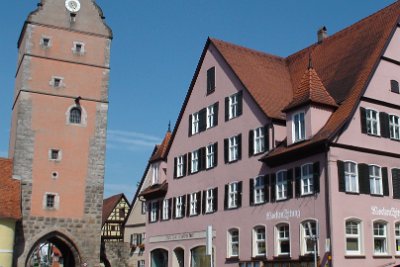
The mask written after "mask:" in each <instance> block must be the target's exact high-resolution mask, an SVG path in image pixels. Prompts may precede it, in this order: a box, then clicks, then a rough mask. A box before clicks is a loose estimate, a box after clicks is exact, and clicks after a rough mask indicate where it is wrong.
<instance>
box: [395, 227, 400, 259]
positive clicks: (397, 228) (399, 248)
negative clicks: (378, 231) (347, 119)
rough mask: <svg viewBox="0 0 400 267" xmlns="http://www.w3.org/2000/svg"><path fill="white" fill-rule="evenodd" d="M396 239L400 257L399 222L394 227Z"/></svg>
mask: <svg viewBox="0 0 400 267" xmlns="http://www.w3.org/2000/svg"><path fill="white" fill-rule="evenodd" d="M394 237H395V250H396V255H400V222H397V223H395V225H394Z"/></svg>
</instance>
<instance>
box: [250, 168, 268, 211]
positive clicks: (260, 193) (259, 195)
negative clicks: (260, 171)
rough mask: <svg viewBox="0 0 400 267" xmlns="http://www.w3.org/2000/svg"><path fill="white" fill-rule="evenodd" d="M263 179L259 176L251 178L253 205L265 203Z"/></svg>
mask: <svg viewBox="0 0 400 267" xmlns="http://www.w3.org/2000/svg"><path fill="white" fill-rule="evenodd" d="M265 182H266V181H265V177H264V176H262V175H260V176H257V177H255V178H253V202H254V204H255V205H258V204H263V203H265Z"/></svg>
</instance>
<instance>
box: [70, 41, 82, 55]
mask: <svg viewBox="0 0 400 267" xmlns="http://www.w3.org/2000/svg"><path fill="white" fill-rule="evenodd" d="M72 52H73V53H74V54H75V55H80V56H81V55H83V54H84V53H85V44H84V43H82V42H74V44H73V47H72Z"/></svg>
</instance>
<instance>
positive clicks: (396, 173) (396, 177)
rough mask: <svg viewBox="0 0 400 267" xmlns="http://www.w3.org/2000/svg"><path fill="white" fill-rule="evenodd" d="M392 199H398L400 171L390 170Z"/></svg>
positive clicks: (399, 195)
mask: <svg viewBox="0 0 400 267" xmlns="http://www.w3.org/2000/svg"><path fill="white" fill-rule="evenodd" d="M392 185H393V198H394V199H400V169H392Z"/></svg>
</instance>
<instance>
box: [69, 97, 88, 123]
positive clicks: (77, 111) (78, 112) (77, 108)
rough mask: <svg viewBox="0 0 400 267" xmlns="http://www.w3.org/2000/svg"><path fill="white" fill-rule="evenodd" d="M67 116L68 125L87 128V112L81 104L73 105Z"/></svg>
mask: <svg viewBox="0 0 400 267" xmlns="http://www.w3.org/2000/svg"><path fill="white" fill-rule="evenodd" d="M76 102H77V101H76ZM65 116H66V124H67V125H74V126H79V127H86V125H87V112H86V110H85V108H84V107H83V106H82V105H80V104H79V103H78V104H74V105H71V106H70V107H69V108H68V110H67V111H66V112H65Z"/></svg>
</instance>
